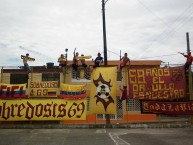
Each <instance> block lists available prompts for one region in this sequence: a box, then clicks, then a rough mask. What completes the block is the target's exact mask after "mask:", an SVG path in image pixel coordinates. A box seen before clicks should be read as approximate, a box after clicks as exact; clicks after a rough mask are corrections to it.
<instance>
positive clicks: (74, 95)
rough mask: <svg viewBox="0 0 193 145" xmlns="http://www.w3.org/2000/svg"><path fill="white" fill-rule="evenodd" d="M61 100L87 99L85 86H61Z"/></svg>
mask: <svg viewBox="0 0 193 145" xmlns="http://www.w3.org/2000/svg"><path fill="white" fill-rule="evenodd" d="M60 89H61V90H60V96H59V97H60V98H66V99H82V98H85V97H86V86H85V85H69V84H61V88H60Z"/></svg>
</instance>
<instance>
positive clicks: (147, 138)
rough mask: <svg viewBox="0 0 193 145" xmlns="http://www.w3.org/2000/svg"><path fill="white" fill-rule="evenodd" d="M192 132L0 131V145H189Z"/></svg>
mask: <svg viewBox="0 0 193 145" xmlns="http://www.w3.org/2000/svg"><path fill="white" fill-rule="evenodd" d="M192 144H193V128H178V129H174V128H167V129H160V128H159V129H0V145H192Z"/></svg>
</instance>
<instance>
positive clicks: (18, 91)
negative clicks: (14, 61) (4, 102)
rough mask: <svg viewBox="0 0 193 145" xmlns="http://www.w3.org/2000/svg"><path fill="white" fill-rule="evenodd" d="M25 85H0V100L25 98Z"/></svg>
mask: <svg viewBox="0 0 193 145" xmlns="http://www.w3.org/2000/svg"><path fill="white" fill-rule="evenodd" d="M25 97H26V84H4V83H0V98H25Z"/></svg>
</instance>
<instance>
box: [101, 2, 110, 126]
mask: <svg viewBox="0 0 193 145" xmlns="http://www.w3.org/2000/svg"><path fill="white" fill-rule="evenodd" d="M107 1H108V0H106V1H105V0H102V18H103V45H104V66H105V67H107V65H108V61H107V41H106V22H105V4H106V2H107ZM105 118H106V124H110V114H106V115H105Z"/></svg>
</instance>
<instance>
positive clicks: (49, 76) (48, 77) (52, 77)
mask: <svg viewBox="0 0 193 145" xmlns="http://www.w3.org/2000/svg"><path fill="white" fill-rule="evenodd" d="M42 81H58V87H59V84H60V73H42Z"/></svg>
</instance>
